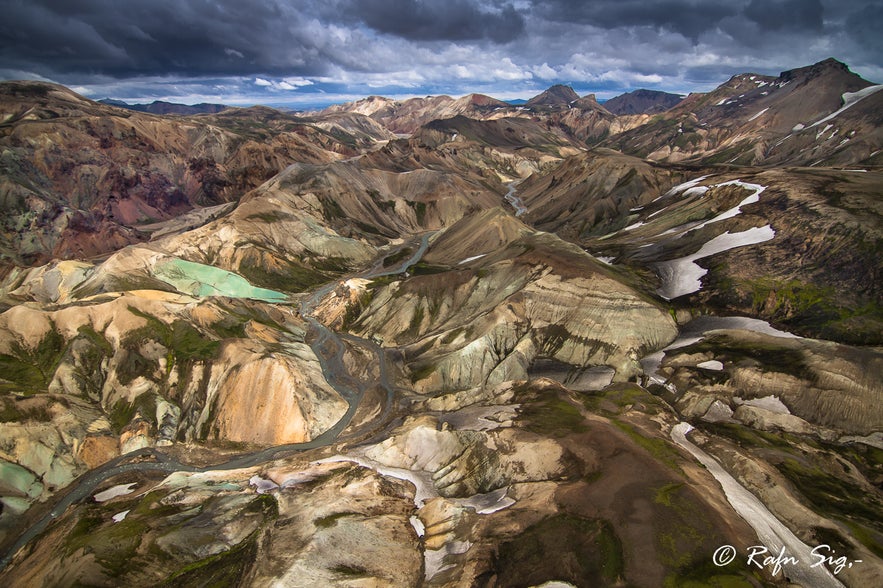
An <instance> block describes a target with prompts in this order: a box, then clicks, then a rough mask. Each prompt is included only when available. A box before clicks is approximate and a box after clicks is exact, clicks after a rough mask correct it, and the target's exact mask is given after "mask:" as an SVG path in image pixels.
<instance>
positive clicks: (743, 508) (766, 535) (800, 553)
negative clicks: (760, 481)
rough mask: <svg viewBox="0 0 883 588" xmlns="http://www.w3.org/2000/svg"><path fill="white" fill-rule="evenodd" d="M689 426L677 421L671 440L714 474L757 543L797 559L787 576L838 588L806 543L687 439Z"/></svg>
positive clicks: (789, 568)
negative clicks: (816, 562) (754, 533)
mask: <svg viewBox="0 0 883 588" xmlns="http://www.w3.org/2000/svg"><path fill="white" fill-rule="evenodd" d="M692 429H693V427H692V425H690V424H689V423H678V424H677V425H675V426H674V427H673V428H672V430H671V438H672V441H674V442H675V444H676V445H679V446H680V447H682V448H684V449H685V450H687V452H689V453H690V454H691V455H692V456H693V457H695V458H696V460H697V461H699V463H701V464H702V465H704V466H705V467H706V469H707V470H708V472H709V473H710V474H711V475H712V476H714V478H715V479H716V480H717V481H718V483H719V484H720V485H721V488H723V491H724V494H725V495H726V497H727V500H728V501H729V503H730V504H731V505H732V506H733V509H734V510H735V511H736V512H737V513H739V515H740V516H741V517H742V518H743V519H745V521H746V522H748V524H749V525H751V527H752V528H753V529H754V531H755V532H756V533H757V537H758V539H760V541H761V543H763V544H764V545H766V546H767V547H768V548H769V549H770V550H771V552H772V553H779V552H780V550H785V552H786V554H787V555H789V556H791V557H795V558H796V559H797V560H798V562H801V563H796V564H793V565H789V566H788V575H789V576H790V577H791V579H792V580H794V581H797V582H798V583H799V584H801V585H803V586H819V587H820V588H842V586H843V585H842V584H841V583H840V582H839V581H837V579H836V578H835V577H834V576H833V575H831V573H830V572H829V571H828V570H827V569H825V568H824V567H822V566H814V565H812V564H813V563H814V562H815V561H816V560H817V558H814V557H813V556H812V553H811V550H810V547H809V546H808V545H806V544H805V543H803V542H802V541H801V540H800V539H799V538H797V536H796V535H794V533H792V532H791V530H790V529H788V527H786V526H785V525H783V524H782V522H781V521H779V519H777V518H776V517H775V515H773V513H771V512H770V511H769V509H768V508H767V507H766V505H764V504H763V503H762V502H761V501H760V500H758V498H757V497H756V496H755V495H754V494H752V493H751V492H749V491H748V490H746V489H745V487H743V486H742V485H741V484H739V482H738V481H736V479H735V478H733V476H731V475H730V474H729V472H727V471H726V470H725V469H724V468H723V467H722V466H721V464H720V463H718V461H717V460H716V459H714V458H713V457H711V456H710V455H708V454H707V453H705V452H704V451H702V450H701V449H699V448H698V447H697V446H696V445H694V444H693V443H691V442H690V441H689V440H688V439H687V433H689V432H690V431H691V430H692Z"/></svg>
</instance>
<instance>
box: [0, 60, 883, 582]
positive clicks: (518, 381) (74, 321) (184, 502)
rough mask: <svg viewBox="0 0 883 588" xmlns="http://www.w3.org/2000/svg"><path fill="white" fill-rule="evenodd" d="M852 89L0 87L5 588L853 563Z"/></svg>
mask: <svg viewBox="0 0 883 588" xmlns="http://www.w3.org/2000/svg"><path fill="white" fill-rule="evenodd" d="M879 88H880V86H877V85H874V84H872V83H871V82H869V81H867V80H864V79H862V78H861V77H859V76H857V75H855V74H853V73H852V72H850V71H849V69H848V67H847V66H846V65H844V64H842V63H840V62H838V61H835V60H826V61H823V62H820V63H817V64H814V65H811V66H807V67H804V68H799V69H795V70H790V71H786V72H783V73H782V74H781V75H780V76H778V77H774V76H760V75H757V74H751V73H745V74H740V75H737V76H734V77H733V78H731V79H730V80H728V81H726V82H724V83H723V84H721V85H720V86H719V87H718V88H717V89H715V90H713V91H711V92H709V93H706V94H691V95H689V96H687V97H686V98H684V99H683V100H680V99H677V100H676V99H675V98H676V97H673V95H671V94H664V93H657V94H658V95H654V94H653V93H646V94H637V93H636V95H634V96H627V97H624V98H623V99H622V100H620V101H619V106H617V113H613V112H612V111H609V110H607V109H606V108H605V106H604V104H600V103H599V102H598V101H596V100H595V97H594V96H593V95H587V96H583V97H580V96H578V95H577V94H576V93H575V92H574V91H573V90H572V89H571V88H569V87H565V86H553V87H552V88H550V89H549V90H547V91H546V92H543V93H542V94H540V95H538V96H536V97H534V98H533V99H531V100H529V101H527V102H526V103H525V104H524V105H521V106H512V105H510V104H508V103H506V102H502V101H499V100H496V99H494V98H491V97H488V96H483V95H480V94H470V95H467V96H464V97H463V98H458V99H454V98H449V97H447V96H436V97H427V98H412V99H409V100H405V101H395V100H391V99H387V98H381V97H377V96H374V97H370V98H366V99H362V100H358V101H356V102H351V103H347V104H342V105H338V106H334V107H331V108H328V109H326V110H324V111H318V112H310V113H289V112H279V111H274V110H272V109H269V108H264V107H252V108H227V109H221V108H220V107H217V105H205V106H206V107H209V106H210V107H211V108H206V112H195V111H183V110H182V111H181V112H182V113H181V114H174V110H171V111H168V112H173V114H168V113H167V110H168V109H167V107H165V106H164V107H163V111H162V113H160V114H155V113H153V112H151V111H149V110H142V111H134V110H129V109H123V108H120V107H118V106H117V105H113V104H111V103H105V104H101V103H96V102H92V101H91V100H88V99H86V98H83V97H82V96H79V95H77V94H76V93H74V92H73V91H71V90H69V89H67V88H63V87H61V86H56V85H53V84H48V83H43V82H4V83H0V121H2V122H0V151H2V155H0V164H2V167H0V195H2V198H0V206H2V208H3V215H2V217H3V221H2V228H0V311H2V313H0V403H2V404H0V415H2V419H0V420H2V427H0V503H2V510H0V551H2V554H3V555H2V560H0V582H2V583H3V584H4V585H11V586H16V585H21V586H25V585H89V586H116V585H122V584H125V585H131V586H156V585H165V586H172V585H199V586H209V585H223V586H317V585H327V586H543V585H547V586H553V585H554V586H562V585H563V586H625V585H628V586H647V587H654V586H745V587H751V586H753V587H757V586H792V585H795V584H796V585H801V586H807V587H810V586H813V587H814V586H849V587H852V586H855V587H862V586H873V585H879V584H881V583H883V524H881V521H883V383H881V379H880V374H883V311H881V295H883V292H881V284H883V280H881V279H880V277H881V269H883V265H881V261H880V259H881V257H880V252H881V242H883V220H881V217H883V200H881V195H883V166H881V152H883V131H881V128H883V126H881V122H883V121H881V119H883V92H878V91H877V90H878V89H879ZM615 104H616V103H614V105H615ZM142 106H143V105H142ZM723 546H733V547H734V548H735V551H736V553H737V555H736V557H734V558H733V559H732V560H730V561H726V562H719V561H718V560H717V553H718V550H719V549H720V548H722V547H723ZM752 546H764V547H765V548H767V549H768V550H769V551H770V552H771V553H779V552H780V550H785V551H787V553H788V554H789V555H791V556H794V558H795V559H798V560H800V562H797V563H789V564H788V565H786V566H784V567H783V568H781V569H774V567H773V566H772V565H758V564H757V562H754V561H752V560H751V558H750V557H748V555H747V554H748V553H749V550H750V548H752ZM818 546H827V547H829V548H830V550H831V552H835V553H836V554H837V556H838V557H843V558H846V559H844V560H843V561H848V562H849V563H852V564H853V565H849V566H847V565H845V564H844V565H838V564H837V563H835V562H834V561H828V562H826V564H827V565H826V566H812V565H811V564H812V563H813V562H814V560H813V559H812V556H811V555H810V552H811V550H812V549H813V548H815V547H818ZM832 559H833V558H832Z"/></svg>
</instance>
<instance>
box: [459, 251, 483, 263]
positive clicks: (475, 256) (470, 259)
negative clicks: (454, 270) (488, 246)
mask: <svg viewBox="0 0 883 588" xmlns="http://www.w3.org/2000/svg"><path fill="white" fill-rule="evenodd" d="M485 255H487V253H482V254H481V255H473V256H472V257H467V258H466V259H464V260H463V261H461V262H459V263H458V264H457V265H463V264H464V263H469V262H470V261H475V260H476V259H481V258H482V257H484V256H485Z"/></svg>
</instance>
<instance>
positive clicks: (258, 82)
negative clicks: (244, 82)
mask: <svg viewBox="0 0 883 588" xmlns="http://www.w3.org/2000/svg"><path fill="white" fill-rule="evenodd" d="M254 85H255V86H263V87H269V86H272V85H273V82H271V81H270V80H265V79H264V78H255V79H254Z"/></svg>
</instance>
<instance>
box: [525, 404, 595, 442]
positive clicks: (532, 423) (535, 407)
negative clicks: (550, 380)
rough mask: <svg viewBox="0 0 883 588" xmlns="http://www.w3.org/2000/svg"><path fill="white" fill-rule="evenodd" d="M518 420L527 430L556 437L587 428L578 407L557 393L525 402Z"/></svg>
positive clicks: (583, 430)
mask: <svg viewBox="0 0 883 588" xmlns="http://www.w3.org/2000/svg"><path fill="white" fill-rule="evenodd" d="M518 420H519V422H520V423H522V426H523V427H524V428H525V429H526V430H528V431H531V432H534V433H537V434H540V435H548V436H552V437H556V438H561V437H566V436H567V435H570V434H571V433H585V432H586V431H588V430H589V426H588V424H587V423H586V419H585V418H584V417H583V415H582V413H581V412H580V409H579V408H578V407H576V406H574V405H573V404H571V403H570V402H568V401H567V400H565V399H563V398H560V397H559V396H557V395H550V396H548V397H546V398H540V399H538V400H536V401H533V402H528V403H525V404H524V405H523V407H522V411H521V414H520V415H519V418H518Z"/></svg>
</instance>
